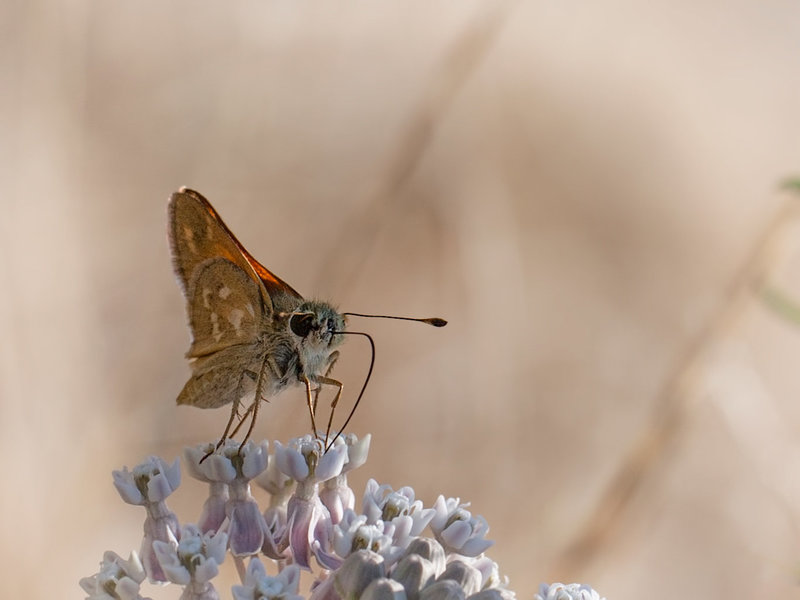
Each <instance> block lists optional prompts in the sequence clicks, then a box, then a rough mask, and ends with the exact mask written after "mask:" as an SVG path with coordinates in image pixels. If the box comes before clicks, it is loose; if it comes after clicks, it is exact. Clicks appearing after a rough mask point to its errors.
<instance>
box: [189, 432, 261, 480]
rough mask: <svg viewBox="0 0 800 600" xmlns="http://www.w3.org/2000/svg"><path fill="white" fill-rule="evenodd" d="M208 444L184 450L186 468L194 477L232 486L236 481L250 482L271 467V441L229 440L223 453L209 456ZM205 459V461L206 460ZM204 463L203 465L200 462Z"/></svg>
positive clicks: (226, 441) (222, 450)
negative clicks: (258, 442) (244, 480)
mask: <svg viewBox="0 0 800 600" xmlns="http://www.w3.org/2000/svg"><path fill="white" fill-rule="evenodd" d="M208 450H209V447H208V444H200V445H199V446H194V447H193V448H186V449H185V450H184V457H185V458H186V465H187V467H188V469H189V472H190V473H191V475H192V477H194V478H196V479H199V480H200V481H205V482H208V483H211V482H212V481H219V482H222V483H231V482H233V481H234V480H235V479H236V478H239V479H246V480H248V481H249V480H250V479H253V478H254V477H256V476H257V475H260V474H261V472H262V471H264V469H266V468H267V461H268V460H269V442H266V441H264V442H261V443H260V444H256V443H254V442H245V443H244V444H239V442H237V441H234V440H232V439H230V438H229V439H227V440H225V445H224V446H223V447H222V448H221V449H220V451H218V452H215V453H214V454H211V455H210V456H208V458H205V457H206V456H207V455H208ZM204 458H205V460H203V459H204ZM201 460H202V461H203V462H200V461H201Z"/></svg>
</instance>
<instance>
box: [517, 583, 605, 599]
mask: <svg viewBox="0 0 800 600" xmlns="http://www.w3.org/2000/svg"><path fill="white" fill-rule="evenodd" d="M533 598H534V600H605V598H601V597H600V594H598V593H597V592H596V591H594V590H593V589H592V588H591V587H590V586H588V585H586V584H583V583H567V584H563V583H552V584H550V585H547V584H546V583H543V584H541V585H540V586H539V593H538V594H535V595H534V596H533Z"/></svg>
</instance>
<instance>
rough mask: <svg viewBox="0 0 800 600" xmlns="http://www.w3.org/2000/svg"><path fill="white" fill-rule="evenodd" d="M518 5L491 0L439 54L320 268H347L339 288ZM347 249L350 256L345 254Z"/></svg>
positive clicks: (359, 266)
mask: <svg viewBox="0 0 800 600" xmlns="http://www.w3.org/2000/svg"><path fill="white" fill-rule="evenodd" d="M516 4H517V0H508V1H506V2H499V3H496V4H495V3H493V4H491V5H490V6H488V8H485V9H483V10H480V11H478V14H477V15H475V16H473V17H472V18H471V20H470V22H469V24H468V26H467V27H466V28H465V29H464V31H462V32H461V33H460V34H459V35H458V36H456V39H455V41H454V42H453V43H452V45H451V46H450V48H449V49H448V50H447V51H446V52H445V54H444V56H443V57H442V58H441V63H440V66H439V68H438V69H436V71H435V73H434V75H433V77H432V79H431V81H430V83H429V87H428V90H427V93H426V95H424V96H423V97H422V98H421V99H420V100H419V104H418V105H417V107H416V108H415V109H412V110H411V111H410V114H409V116H408V125H407V126H406V128H405V131H404V134H403V137H402V138H401V139H400V140H399V141H398V143H397V147H396V149H395V151H394V153H393V155H392V156H391V157H390V158H389V160H388V161H387V164H386V166H385V167H384V169H383V174H382V176H381V177H380V178H379V180H378V183H377V186H376V188H375V189H374V190H373V191H372V192H370V193H369V202H368V204H367V207H366V210H365V211H363V212H361V213H359V214H358V217H357V221H358V222H357V223H352V224H351V225H350V226H348V227H343V228H341V230H340V231H341V233H340V235H339V238H338V240H337V241H336V242H335V243H334V245H333V250H332V251H331V252H329V253H328V259H327V262H326V263H325V264H324V265H323V268H322V269H321V271H320V272H321V273H328V274H330V273H337V270H339V271H341V270H343V268H344V267H343V265H347V267H346V268H347V269H348V271H349V272H348V273H341V274H338V275H337V276H336V277H331V278H330V279H331V281H334V282H338V285H339V286H340V289H346V288H347V287H348V286H350V285H352V283H353V280H354V279H355V278H356V276H357V274H358V273H359V271H360V270H361V269H362V268H363V265H364V261H365V260H366V257H368V256H369V255H370V252H371V249H372V247H373V246H374V244H375V240H376V239H377V236H378V233H379V230H380V227H379V222H380V221H383V222H386V221H388V220H390V217H391V212H387V211H386V209H387V208H391V206H392V203H393V202H394V201H395V200H396V199H397V197H398V194H399V193H400V192H401V191H402V189H403V188H404V186H405V185H406V184H407V183H408V181H409V179H411V177H412V176H413V175H414V173H415V172H416V170H417V168H418V167H419V164H420V163H421V161H422V159H423V158H424V156H425V152H426V150H427V148H428V147H429V145H430V143H431V141H432V140H433V136H434V133H435V132H436V126H437V124H438V123H439V122H440V121H441V119H442V117H443V115H444V114H445V113H446V112H447V110H448V109H449V108H450V106H451V105H452V103H453V100H454V99H455V97H456V96H457V95H458V93H459V91H460V90H461V89H462V88H463V86H464V84H465V83H466V82H467V81H468V80H469V78H470V76H471V75H472V74H473V73H474V72H475V70H476V68H477V67H478V66H479V65H480V64H481V61H482V59H483V58H484V57H485V56H486V54H487V53H488V52H489V50H490V49H491V48H492V46H493V44H494V43H495V41H496V40H497V39H498V37H499V34H500V32H501V31H502V30H503V26H504V25H505V24H506V22H507V21H508V18H509V16H510V15H511V13H512V12H513V9H514V7H515V6H516ZM353 231H358V232H359V236H360V238H359V243H358V244H357V245H353V244H351V243H350V241H351V240H352V232H353ZM348 250H349V255H345V253H346V252H348ZM343 256H344V258H343Z"/></svg>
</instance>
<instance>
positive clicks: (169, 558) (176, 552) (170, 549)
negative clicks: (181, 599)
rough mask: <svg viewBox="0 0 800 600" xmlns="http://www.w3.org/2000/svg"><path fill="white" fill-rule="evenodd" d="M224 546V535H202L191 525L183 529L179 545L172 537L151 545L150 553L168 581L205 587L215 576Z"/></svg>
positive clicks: (226, 538)
mask: <svg viewBox="0 0 800 600" xmlns="http://www.w3.org/2000/svg"><path fill="white" fill-rule="evenodd" d="M227 545H228V536H227V534H226V533H224V532H220V533H216V534H212V533H205V534H204V533H202V532H201V531H200V530H199V529H198V528H197V527H196V526H194V525H185V526H184V527H183V528H182V530H181V539H180V542H179V541H177V540H176V539H175V538H174V537H173V538H172V539H171V540H170V541H169V542H162V541H155V542H153V550H155V553H156V556H157V557H158V562H159V563H160V564H161V568H162V569H164V573H165V574H166V575H167V578H168V579H169V581H171V582H172V583H179V584H181V585H189V584H190V583H192V582H196V583H201V584H203V583H207V582H209V581H210V580H211V579H213V578H214V577H216V576H217V573H218V572H219V565H221V564H222V562H223V561H224V560H225V552H226V549H227Z"/></svg>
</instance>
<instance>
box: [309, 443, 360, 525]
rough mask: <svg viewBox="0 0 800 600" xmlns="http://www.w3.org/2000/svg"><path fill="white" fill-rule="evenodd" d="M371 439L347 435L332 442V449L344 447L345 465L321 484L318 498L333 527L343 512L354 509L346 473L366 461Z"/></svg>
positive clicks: (353, 499) (354, 501) (353, 495)
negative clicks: (338, 472) (339, 471)
mask: <svg viewBox="0 0 800 600" xmlns="http://www.w3.org/2000/svg"><path fill="white" fill-rule="evenodd" d="M371 439H372V436H371V435H369V434H367V435H365V436H364V437H363V438H361V439H358V438H357V437H356V436H355V435H354V434H352V433H348V434H346V435H341V436H339V437H337V438H336V439H335V440H334V443H333V446H334V447H337V445H339V446H341V445H343V446H344V447H345V450H346V456H345V463H344V465H343V466H342V471H341V473H340V474H339V475H336V476H335V477H331V478H330V479H328V480H327V481H325V482H323V484H322V490H321V491H320V493H319V498H320V500H322V504H324V505H325V508H327V509H328V513H329V514H330V517H331V523H333V524H334V525H335V524H336V523H338V522H339V521H341V519H342V516H343V515H344V511H345V510H347V509H353V508H355V505H356V497H355V494H354V493H353V490H352V489H351V488H350V486H349V485H347V473H348V472H349V471H352V470H353V469H356V468H358V467H360V466H361V465H363V464H364V462H365V461H366V460H367V453H368V452H369V443H370V440H371Z"/></svg>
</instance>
